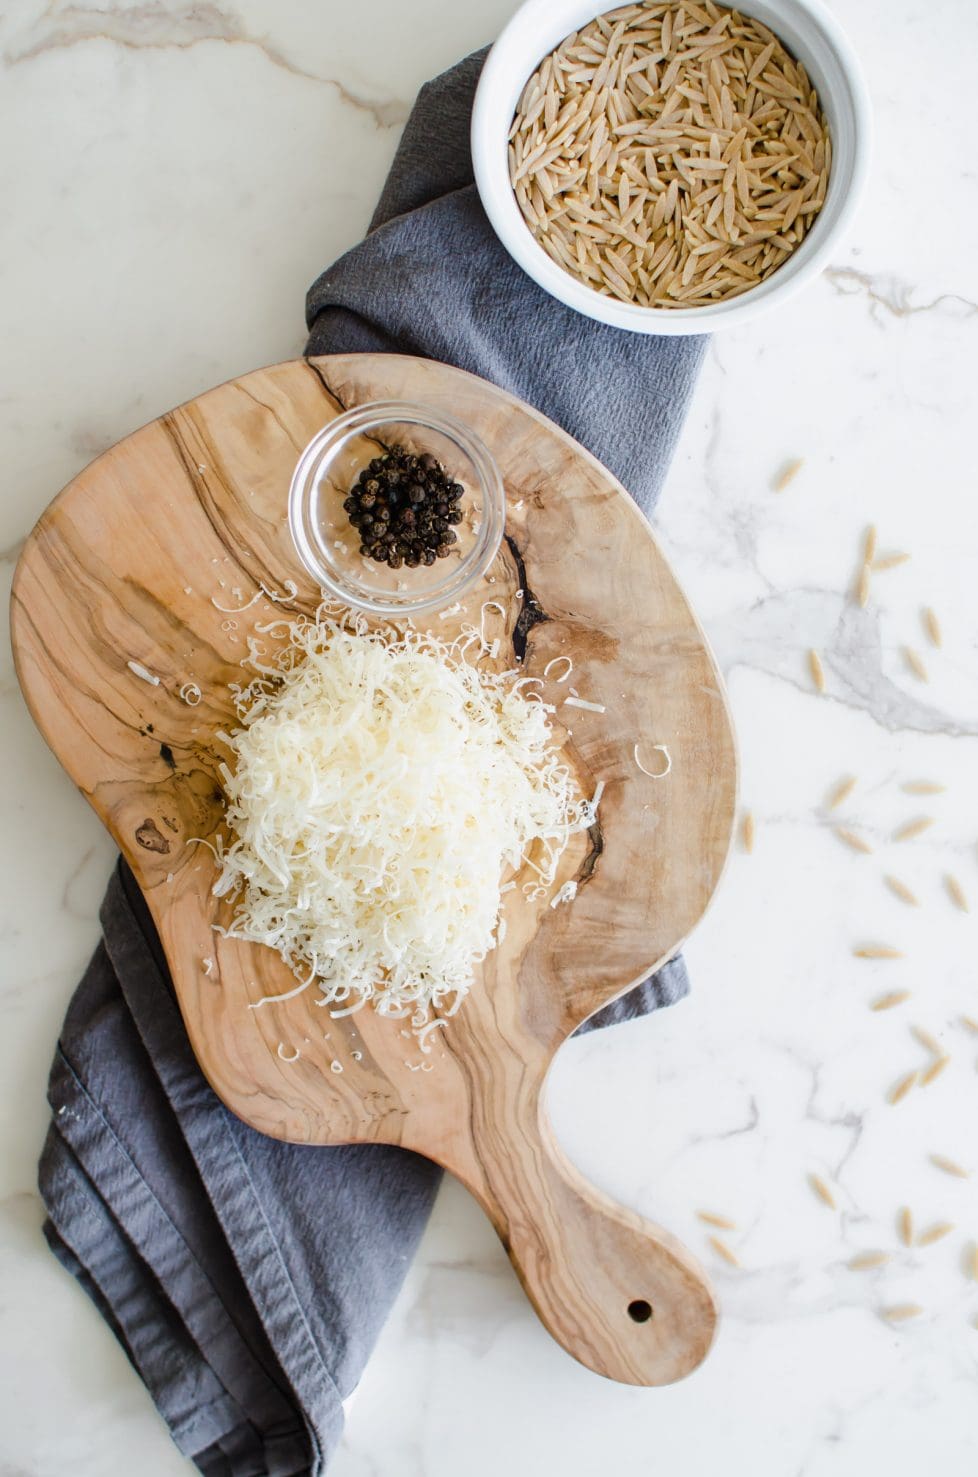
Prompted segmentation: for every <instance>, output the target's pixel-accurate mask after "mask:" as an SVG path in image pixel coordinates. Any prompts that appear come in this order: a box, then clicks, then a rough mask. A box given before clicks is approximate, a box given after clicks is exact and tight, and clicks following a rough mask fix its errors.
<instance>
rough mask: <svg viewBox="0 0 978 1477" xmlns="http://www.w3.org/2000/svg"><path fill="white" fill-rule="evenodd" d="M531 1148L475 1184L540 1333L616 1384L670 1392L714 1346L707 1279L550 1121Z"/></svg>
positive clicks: (713, 1315) (713, 1309)
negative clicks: (617, 1197) (590, 1168)
mask: <svg viewBox="0 0 978 1477" xmlns="http://www.w3.org/2000/svg"><path fill="white" fill-rule="evenodd" d="M543 1127H544V1131H543V1132H542V1133H541V1135H540V1137H539V1139H538V1142H537V1144H536V1145H535V1146H533V1152H530V1147H531V1146H530V1144H529V1142H528V1140H527V1139H526V1138H524V1146H525V1152H524V1153H523V1154H522V1155H515V1154H514V1155H513V1156H512V1157H511V1158H510V1159H509V1160H508V1162H505V1163H504V1162H501V1161H499V1160H496V1161H494V1163H493V1168H494V1170H495V1171H496V1173H494V1174H493V1177H492V1183H491V1184H489V1183H486V1182H484V1183H483V1185H482V1186H477V1185H471V1187H470V1188H471V1189H472V1190H473V1192H474V1193H475V1194H476V1195H477V1196H478V1198H479V1199H480V1200H481V1201H482V1204H483V1205H484V1207H485V1210H486V1212H487V1214H488V1215H489V1216H490V1218H491V1220H492V1221H493V1224H494V1225H495V1227H496V1230H497V1232H498V1234H499V1236H500V1237H501V1239H502V1241H503V1244H504V1246H505V1247H506V1249H507V1251H508V1253H509V1257H510V1260H511V1261H512V1263H513V1266H514V1268H515V1269H516V1273H517V1275H518V1277H519V1279H520V1281H521V1283H522V1284H523V1287H524V1289H525V1291H526V1294H527V1296H528V1297H529V1299H530V1301H531V1303H532V1304H533V1306H534V1308H535V1309H536V1312H537V1314H538V1316H539V1317H540V1319H541V1321H542V1322H543V1324H544V1326H545V1327H546V1328H547V1329H548V1330H549V1332H550V1333H551V1334H552V1335H553V1337H554V1338H555V1339H556V1340H557V1341H558V1343H560V1344H562V1345H563V1347H564V1348H565V1349H566V1350H567V1352H568V1353H569V1354H572V1355H573V1356H574V1358H575V1359H578V1360H579V1361H580V1362H581V1363H582V1364H585V1365H587V1367H588V1368H589V1369H593V1370H595V1371H596V1372H597V1373H598V1374H603V1375H605V1376H606V1377H607V1378H609V1379H613V1380H618V1381H620V1382H621V1383H623V1384H631V1385H665V1384H669V1383H671V1382H672V1381H673V1380H678V1379H681V1378H682V1377H683V1376H684V1375H687V1374H689V1373H690V1371H691V1370H693V1369H695V1368H696V1367H697V1365H698V1364H700V1363H701V1361H702V1360H703V1359H704V1358H705V1357H706V1355H707V1353H708V1352H709V1349H710V1346H711V1344H712V1342H713V1338H714V1334H715V1331H716V1323H717V1307H716V1302H715V1299H714V1297H713V1293H712V1291H711V1289H710V1286H709V1284H708V1282H707V1281H706V1279H705V1277H704V1276H703V1274H702V1273H701V1272H700V1271H699V1269H698V1268H697V1267H696V1265H695V1263H694V1262H693V1260H692V1258H691V1257H690V1256H689V1254H688V1253H687V1252H686V1251H685V1249H684V1248H683V1247H682V1246H681V1245H680V1243H679V1242H678V1241H676V1240H674V1238H673V1237H671V1236H670V1235H669V1233H668V1232H667V1231H664V1230H662V1228H661V1227H659V1226H656V1225H654V1224H652V1223H651V1222H650V1221H646V1220H643V1218H642V1217H641V1216H639V1215H636V1214H635V1213H634V1212H632V1211H629V1210H627V1209H626V1208H625V1207H624V1206H622V1205H618V1204H616V1203H615V1201H613V1200H611V1199H610V1198H609V1197H608V1196H606V1195H603V1194H602V1193H601V1192H600V1191H599V1190H597V1189H595V1187H594V1186H593V1185H591V1184H589V1183H588V1182H587V1181H586V1180H585V1179H584V1178H583V1176H582V1175H580V1174H579V1173H578V1171H577V1170H576V1169H575V1168H574V1166H573V1165H572V1164H571V1163H570V1161H569V1160H568V1159H567V1157H566V1156H565V1155H564V1154H563V1153H562V1152H561V1150H560V1149H559V1147H558V1146H557V1144H556V1143H555V1142H554V1140H553V1138H552V1135H551V1134H550V1132H549V1129H548V1128H547V1126H546V1125H543Z"/></svg>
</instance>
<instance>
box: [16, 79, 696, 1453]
mask: <svg viewBox="0 0 978 1477" xmlns="http://www.w3.org/2000/svg"><path fill="white" fill-rule="evenodd" d="M482 61H483V54H481V53H480V54H479V55H477V56H474V57H470V58H468V59H467V60H466V61H464V62H462V63H460V64H459V65H458V66H457V67H455V68H453V69H452V70H451V71H449V72H447V73H445V74H444V75H443V76H441V77H439V78H437V79H435V81H433V82H431V83H429V84H428V85H427V86H426V87H425V88H423V89H422V92H421V94H420V96H419V98H418V101H417V104H416V106H415V109H414V111H413V113H412V115H411V118H410V120H409V122H408V125H407V128H406V130H405V133H404V138H403V141H402V143H401V146H400V148H399V150H398V153H397V157H396V159H395V161H394V165H393V167H392V169H391V173H390V177H389V179H388V181H387V184H386V187H385V189H384V193H383V196H382V198H381V201H380V205H379V206H378V209H377V213H376V215H375V217H374V220H373V222H372V224H371V228H370V233H369V234H368V236H367V238H366V240H365V241H363V242H362V243H361V244H360V245H359V246H357V247H355V248H354V249H353V250H352V251H350V252H348V253H347V254H346V255H345V256H344V257H343V258H341V260H340V261H339V262H337V263H336V264H335V265H334V266H333V267H332V268H330V269H329V270H328V271H327V272H325V273H324V274H323V276H322V277H321V278H320V279H319V280H318V282H317V283H316V284H315V285H314V287H313V288H312V290H311V292H310V294H309V300H308V323H309V328H310V338H309V345H308V352H309V353H316V354H320V353H330V352H350V351H359V350H368V349H383V350H387V351H394V352H402V353H411V354H423V355H428V356H431V357H435V358H438V359H443V360H445V361H447V362H449V363H453V364H457V365H460V366H462V367H463V368H465V369H469V370H472V371H474V372H475V373H477V374H481V375H483V376H484V377H486V378H487V379H491V380H494V381H495V382H496V383H497V384H500V385H503V386H505V387H506V388H507V389H510V390H513V391H515V392H516V393H517V394H518V395H522V396H523V397H524V398H525V399H527V400H529V401H530V402H531V403H532V404H534V405H536V406H538V407H539V408H540V409H541V410H543V411H544V412H546V413H547V414H548V415H550V416H551V417H552V418H553V419H554V420H555V421H557V422H558V423H559V424H560V425H562V426H563V427H564V428H565V429H566V430H568V431H570V432H571V433H572V434H573V435H575V436H576V437H577V438H578V439H579V440H580V441H581V442H583V443H584V445H585V446H587V447H589V448H590V450H592V451H593V452H594V453H595V454H596V455H597V456H598V457H600V458H601V460H602V461H604V462H605V463H606V464H607V465H608V466H609V467H610V468H611V469H612V470H613V471H614V472H616V473H617V475H618V476H619V477H620V478H621V479H622V481H623V482H624V483H625V485H626V486H627V487H629V488H630V489H631V490H632V491H633V493H634V494H635V496H636V498H637V500H638V502H639V503H640V505H641V506H642V507H643V509H644V510H645V511H646V512H649V511H650V510H651V508H652V506H653V504H654V502H655V499H656V497H657V495H658V491H659V488H660V486H661V483H662V479H663V476H664V474H665V471H666V468H667V466H668V463H669V458H670V455H671V453H672V449H673V447H674V444H675V440H676V436H677V434H678V430H679V426H680V423H681V421H682V417H683V413H684V411H685V407H686V404H687V401H688V398H689V393H690V390H691V387H692V383H693V379H694V377H695V373H696V369H697V367H698V364H699V360H700V358H701V353H702V340H692V339H652V338H639V337H635V336H631V335H627V334H623V333H620V332H618V331H616V330H613V329H608V328H604V327H602V326H600V325H598V324H596V323H593V322H591V321H590V320H587V319H584V318H581V317H578V316H577V315H575V314H573V313H571V312H570V311H569V310H567V309H565V308H563V307H562V306H561V305H560V304H558V303H556V302H554V301H552V300H551V299H550V298H549V297H547V296H546V295H545V294H544V293H542V292H541V291H540V290H539V289H538V288H537V287H536V286H535V285H534V284H533V283H532V282H531V281H530V280H529V279H528V278H527V277H526V276H525V275H524V274H523V273H522V272H521V271H520V270H519V269H518V268H517V267H516V266H515V265H514V264H513V263H512V262H511V261H510V259H509V257H508V256H507V255H506V253H505V252H504V250H503V248H502V247H501V246H500V245H499V243H498V242H497V240H496V238H495V236H494V235H493V233H492V231H491V230H490V228H489V226H488V223H487V221H486V219H485V216H484V215H483V213H482V210H481V208H480V205H479V202H478V198H477V195H476V192H475V189H474V186H473V184H472V170H471V163H470V158H469V147H468V122H469V114H470V111H471V103H472V94H473V90H474V87H475V83H476V81H477V78H478V74H479V70H480V68H481V65H482ZM101 919H102V928H103V939H102V942H101V943H100V945H99V947H98V949H97V950H96V953H95V955H94V958H93V959H92V962H91V964H90V966H89V968H88V971H87V972H86V974H85V977H84V978H83V980H82V982H81V984H80V985H79V987H78V990H77V992H76V994H75V996H74V998H73V1000H72V1002H71V1005H70V1007H69V1010H68V1015H67V1018H66V1020H65V1023H64V1027H63V1029H62V1033H61V1038H60V1041H59V1045H58V1050H57V1054H56V1057H55V1061H54V1065H53V1068H52V1072H51V1079H50V1086H49V1099H50V1103H51V1107H52V1112H53V1118H52V1123H51V1127H50V1130H49V1133H48V1137H47V1142H46V1144H45V1148H44V1152H43V1157H42V1159H41V1165H40V1187H41V1193H42V1195H43V1198H44V1201H45V1204H46V1206H47V1211H48V1221H47V1223H46V1226H45V1234H46V1236H47V1238H48V1241H49V1243H50V1245H51V1248H52V1250H53V1251H54V1253H55V1255H56V1256H57V1257H58V1258H59V1259H60V1260H61V1261H62V1262H63V1264H64V1265H65V1266H66V1267H67V1268H68V1270H69V1271H70V1272H71V1273H72V1275H73V1276H75V1277H76V1278H77V1279H78V1281H79V1282H80V1283H81V1285H82V1286H83V1287H84V1288H85V1290H86V1291H87V1292H88V1294H89V1295H90V1297H91V1298H92V1299H93V1301H94V1302H95V1304H96V1306H97V1307H98V1308H99V1311H100V1312H101V1313H102V1315H103V1317H104V1318H105V1319H106V1321H107V1322H108V1323H109V1324H110V1326H111V1327H112V1329H113V1331H114V1332H115V1334H116V1335H117V1337H118V1338H119V1340H120V1342H121V1343H122V1344H123V1346H124V1348H125V1349H126V1351H127V1353H128V1355H129V1357H130V1359H131V1360H132V1363H133V1364H134V1366H135V1368H136V1369H137V1371H138V1372H139V1374H140V1375H141V1376H142V1378H143V1380H144V1381H145V1383H146V1385H147V1386H148V1388H149V1390H150V1393H151V1394H152V1396H153V1399H154V1401H155V1402H156V1404H157V1406H158V1408H159V1410H160V1412H161V1414H162V1415H163V1417H164V1419H165V1420H166V1422H167V1424H168V1425H169V1427H170V1430H171V1432H172V1434H173V1437H174V1440H175V1441H176V1443H177V1445H178V1446H179V1447H180V1449H181V1451H183V1452H184V1453H185V1454H186V1455H187V1456H188V1457H189V1458H192V1460H193V1461H194V1462H195V1463H196V1464H197V1466H198V1467H199V1469H200V1470H201V1471H202V1472H205V1473H208V1474H211V1477H264V1474H267V1477H293V1474H299V1473H310V1474H320V1473H322V1472H324V1471H325V1469H326V1465H327V1463H328V1461H329V1458H330V1455H331V1454H332V1452H333V1450H334V1449H335V1447H336V1444H337V1442H338V1440H339V1437H340V1433H341V1430H342V1423H343V1411H342V1403H341V1402H342V1401H343V1399H344V1398H345V1397H346V1396H348V1395H349V1394H350V1392H351V1391H352V1390H353V1389H354V1387H355V1386H356V1384H357V1382H358V1380H359V1378H360V1374H361V1372H362V1370H363V1367H364V1365H365V1363H366V1361H367V1358H368V1356H369V1354H370V1351H371V1349H372V1347H373V1344H374V1342H375V1340H376V1337H377V1335H378V1333H379V1331H380V1328H381V1326H382V1324H383V1322H384V1319H385V1317H386V1316H387V1313H388V1311H389V1309H390V1306H391V1303H392V1302H393V1299H394V1297H395V1296H396V1294H397V1291H398V1289H399V1287H400V1285H401V1282H402V1280H403V1276H404V1273H405V1271H406V1269H407V1266H408V1263H409V1261H410V1258H411V1256H412V1254H413V1252H414V1249H415V1247H416V1245H417V1243H418V1240H419V1238H420V1236H421V1232H422V1230H423V1229H424V1225H425V1222H426V1220H427V1218H428V1213H429V1210H430V1208H431V1204H432V1201H433V1199H434V1195H435V1192H436V1189H437V1186H438V1181H439V1177H440V1172H439V1171H438V1170H437V1169H436V1168H435V1166H434V1165H432V1164H430V1163H429V1162H428V1161H426V1160H424V1159H421V1158H420V1157H418V1156H416V1155H414V1154H410V1153H407V1152H406V1151H402V1150H399V1149H387V1148H377V1147H369V1148H356V1147H354V1148H342V1149H325V1148H305V1147H299V1146H294V1145H289V1144H281V1143H278V1142H276V1141H275V1140H272V1139H268V1138H265V1137H263V1136H262V1135H261V1134H258V1133H255V1132H254V1131H253V1130H251V1129H250V1128H247V1127H246V1126H245V1125H244V1124H243V1123H241V1122H240V1121H239V1120H238V1119H237V1118H235V1117H234V1116H233V1115H232V1114H231V1113H229V1112H228V1111H227V1109H225V1108H224V1107H223V1106H222V1104H221V1103H220V1102H219V1101H218V1099H217V1098H216V1097H215V1096H214V1094H213V1093H212V1092H211V1090H210V1088H209V1087H208V1086H207V1084H206V1082H205V1081H204V1079H203V1077H202V1076H201V1073H200V1071H199V1069H198V1067H197V1064H196V1061H195V1060H194V1057H193V1054H192V1052H191V1050H190V1047H189V1044H188V1041H187V1037H186V1034H185V1032H184V1029H183V1025H182V1021H181V1019H180V1014H179V1011H178V1009H177V1006H176V1003H175V1000H174V996H173V990H172V984H171V981H170V978H169V974H168V972H167V968H166V962H165V960H164V958H163V954H162V951H161V949H160V945H159V941H158V939H157V937H156V933H155V930H154V928H153V924H152V921H151V919H150V916H149V913H148V910H147V909H146V906H145V903H144V902H143V899H142V897H141V895H140V893H139V889H138V887H137V886H136V884H135V882H134V880H133V878H132V875H131V874H130V873H129V871H128V869H127V868H126V867H125V866H124V864H122V863H121V862H120V864H119V868H118V870H117V872H116V874H115V875H114V877H113V878H112V881H111V882H110V885H109V889H108V892H107V894H106V897H105V901H104V903H103V906H102V913H101ZM686 988H687V982H686V974H685V970H684V967H683V965H682V962H681V960H678V959H677V960H674V961H673V962H672V963H671V964H668V965H666V966H665V968H663V969H661V970H660V971H659V972H658V974H657V975H656V976H655V977H654V978H653V979H651V980H649V981H647V982H646V984H644V985H642V986H640V987H639V988H638V989H636V990H634V991H632V992H631V994H630V995H628V996H627V997H626V998H625V999H624V1000H622V1001H620V1002H616V1003H615V1004H613V1005H611V1006H609V1007H607V1008H606V1009H605V1010H603V1011H601V1012H600V1014H599V1015H597V1016H595V1017H593V1018H592V1020H591V1021H589V1022H588V1023H587V1026H586V1027H584V1028H582V1029H590V1028H592V1027H594V1026H595V1025H606V1024H610V1023H611V1022H613V1021H620V1020H625V1019H628V1018H629V1017H633V1016H636V1015H640V1014H644V1013H646V1012H648V1011H650V1010H654V1009H655V1008H657V1007H658V1006H661V1005H666V1004H670V1003H671V1002H672V1001H674V1000H676V999H678V998H679V997H680V996H681V995H683V994H684V993H685V991H686Z"/></svg>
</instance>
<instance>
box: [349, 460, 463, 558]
mask: <svg viewBox="0 0 978 1477" xmlns="http://www.w3.org/2000/svg"><path fill="white" fill-rule="evenodd" d="M462 495H463V489H462V486H461V483H458V482H454V481H453V480H452V478H451V477H449V476H448V474H447V472H446V471H445V469H444V467H443V466H442V465H441V463H440V462H439V461H438V459H437V457H435V456H433V455H432V453H431V452H430V451H426V452H423V453H422V454H421V455H420V456H418V455H415V454H414V453H409V452H407V451H405V449H404V447H403V446H391V447H390V448H389V450H388V451H387V454H386V455H385V456H383V457H374V459H373V460H372V461H370V462H368V464H367V465H366V466H365V467H363V468H362V469H361V470H360V472H359V474H358V476H357V480H356V483H355V485H354V486H353V487H352V488H351V490H350V493H349V495H348V496H347V497H346V498H345V499H344V501H343V510H344V512H345V513H346V514H347V515H348V517H349V519H350V523H351V524H352V526H353V527H354V528H355V529H357V531H358V532H359V534H360V553H361V554H362V555H363V556H364V557H365V558H370V559H376V560H380V561H383V562H385V563H387V564H388V565H389V566H390V568H391V569H400V568H401V566H402V565H403V564H406V565H407V566H408V567H409V568H411V569H414V568H416V567H417V566H418V565H419V564H424V565H427V566H430V565H432V564H434V562H435V560H436V559H444V558H447V556H448V555H449V554H451V553H452V552H453V550H452V546H453V544H455V543H457V541H458V536H457V534H455V533H454V532H453V531H452V529H451V527H450V526H449V525H450V524H457V523H461V521H462V512H461V509H460V508H459V506H458V504H459V502H460V500H461V498H462Z"/></svg>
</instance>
